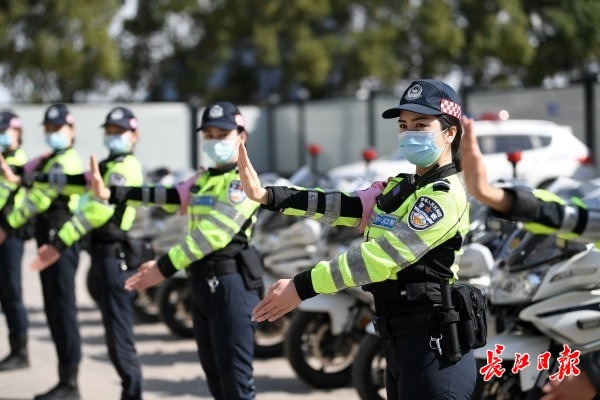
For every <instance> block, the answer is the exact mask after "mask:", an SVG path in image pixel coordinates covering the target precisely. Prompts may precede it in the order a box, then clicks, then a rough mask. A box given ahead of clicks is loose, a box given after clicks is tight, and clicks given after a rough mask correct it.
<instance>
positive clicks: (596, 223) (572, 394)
mask: <svg viewBox="0 0 600 400" xmlns="http://www.w3.org/2000/svg"><path fill="white" fill-rule="evenodd" d="M463 124H464V127H465V136H464V141H463V143H461V150H462V152H463V158H464V166H465V172H464V177H465V183H466V185H467V189H468V190H469V192H470V193H471V194H472V195H473V197H475V198H476V199H477V200H479V201H481V202H482V203H484V204H486V205H488V206H489V207H490V208H492V209H493V210H494V211H495V213H496V215H497V216H498V217H501V218H506V219H511V220H514V221H523V222H526V225H525V226H526V228H528V229H530V230H531V231H533V232H535V233H540V234H551V233H557V234H558V236H561V237H564V238H567V239H576V240H580V241H586V242H595V243H596V244H598V242H599V241H600V211H599V210H598V207H597V204H598V203H597V199H583V200H581V199H580V200H579V201H577V202H573V203H567V202H565V201H564V200H563V199H561V198H559V197H558V196H555V195H554V194H552V193H549V192H547V191H544V190H535V191H533V192H531V191H528V190H525V189H517V188H497V187H494V186H492V185H490V184H489V182H488V180H487V173H486V169H485V164H484V163H483V156H482V154H481V150H480V149H479V145H478V143H477V140H476V139H475V133H474V130H473V120H472V119H470V118H466V117H465V118H463ZM592 202H593V203H595V205H592V204H591V203H592ZM581 367H582V372H581V374H579V375H576V376H567V377H566V378H565V379H563V380H562V381H558V380H555V381H551V382H550V383H548V384H546V385H545V386H544V389H543V390H544V392H547V394H546V395H545V396H544V397H542V399H541V400H561V399H563V400H565V399H591V398H598V397H594V396H599V395H600V352H598V351H596V352H592V353H589V354H585V355H584V356H582V358H581Z"/></svg>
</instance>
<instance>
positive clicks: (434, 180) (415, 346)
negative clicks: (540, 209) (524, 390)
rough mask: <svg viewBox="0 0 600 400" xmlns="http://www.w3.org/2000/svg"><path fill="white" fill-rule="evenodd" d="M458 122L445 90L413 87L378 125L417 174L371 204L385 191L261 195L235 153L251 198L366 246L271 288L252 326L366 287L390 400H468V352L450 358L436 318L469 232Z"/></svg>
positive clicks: (394, 182) (428, 83) (425, 84)
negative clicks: (395, 130) (387, 124)
mask: <svg viewBox="0 0 600 400" xmlns="http://www.w3.org/2000/svg"><path fill="white" fill-rule="evenodd" d="M460 116H461V107H460V103H459V99H458V96H457V95H456V93H455V91H454V90H453V89H452V88H450V87H449V86H448V85H446V84H445V83H443V82H440V81H436V80H418V81H414V82H412V83H411V85H410V86H409V88H408V89H407V90H406V91H405V92H404V94H403V96H402V98H401V100H400V104H399V106H398V107H394V108H392V109H389V110H387V111H385V112H384V113H383V117H384V118H398V123H399V136H400V151H401V152H402V153H403V154H404V155H405V156H406V157H407V159H408V160H409V161H410V162H411V163H412V164H414V165H416V174H415V175H412V174H400V175H398V176H396V177H394V178H391V179H390V180H389V181H388V182H387V184H385V189H383V193H382V194H381V196H377V200H375V197H376V195H378V194H379V192H380V190H378V187H379V188H381V186H383V185H382V184H381V183H379V184H377V183H376V184H374V185H373V186H372V187H371V188H370V189H368V190H365V191H361V192H356V193H351V194H345V193H341V192H339V191H331V190H328V191H323V190H321V189H300V188H295V187H294V188H292V187H267V188H266V189H265V188H262V187H261V186H260V184H259V183H258V180H257V175H256V172H255V171H254V169H253V168H252V166H251V164H250V162H249V160H248V157H247V154H246V153H245V151H244V148H243V147H242V146H240V158H239V161H238V164H239V169H240V176H241V178H242V184H243V187H244V191H245V192H246V194H247V195H248V197H250V198H251V199H254V200H256V201H259V202H260V203H261V204H263V205H264V207H266V208H268V209H271V210H278V211H282V212H284V213H286V214H290V215H297V216H306V217H312V218H314V219H316V220H318V221H322V222H325V223H329V224H343V225H354V226H357V227H361V228H362V227H364V236H365V239H366V241H365V242H364V243H362V244H361V245H359V246H356V247H354V248H351V249H350V250H348V251H346V252H345V253H343V254H341V255H340V256H338V257H337V258H335V259H333V260H331V261H321V262H319V263H318V264H317V265H316V266H315V267H314V268H313V269H312V270H309V271H306V272H303V273H300V274H298V275H296V276H295V277H294V279H293V280H289V279H283V280H280V281H278V282H277V283H275V284H274V285H273V286H272V287H271V288H270V290H269V293H268V295H267V297H266V298H265V299H264V300H262V301H261V302H260V303H259V305H258V306H257V307H256V308H255V309H254V313H253V318H254V319H255V320H257V321H264V320H269V321H273V320H275V319H277V318H279V317H281V316H282V315H283V314H285V313H286V312H288V311H290V310H292V309H293V308H295V307H296V306H298V304H299V303H300V302H301V301H302V300H304V299H307V298H309V297H312V296H315V295H317V294H318V293H335V292H337V291H340V290H342V289H344V288H346V287H349V286H358V285H363V287H364V289H365V290H368V291H370V292H372V293H373V295H374V298H375V308H376V315H377V325H378V330H379V333H380V336H383V338H384V341H383V345H384V350H385V353H386V358H387V383H386V385H387V395H388V399H450V398H452V399H458V398H462V399H466V398H469V396H470V394H471V393H472V391H473V389H474V386H475V378H476V368H475V360H474V357H473V354H472V351H464V354H462V357H459V359H458V361H457V360H456V359H453V360H452V361H451V360H449V359H448V357H447V345H446V344H445V343H444V342H445V340H446V338H445V337H441V336H442V335H440V327H439V326H438V325H439V324H437V317H436V314H435V313H436V312H437V309H439V306H440V305H441V296H440V280H443V279H449V280H451V281H453V280H455V279H456V278H457V270H458V266H457V260H458V256H459V254H460V248H461V244H462V240H463V236H464V235H465V234H466V232H467V231H468V229H469V215H468V206H467V197H466V193H465V191H464V188H463V186H462V184H461V182H460V181H459V178H458V176H457V171H458V169H459V165H457V164H458V146H459V143H460V135H461V130H462V128H461V125H460V120H459V119H460ZM375 203H376V204H375ZM440 337H441V340H440Z"/></svg>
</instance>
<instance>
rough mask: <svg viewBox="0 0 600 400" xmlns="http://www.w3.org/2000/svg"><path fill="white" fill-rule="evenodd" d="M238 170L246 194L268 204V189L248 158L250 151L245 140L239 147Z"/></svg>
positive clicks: (252, 198)
mask: <svg viewBox="0 0 600 400" xmlns="http://www.w3.org/2000/svg"><path fill="white" fill-rule="evenodd" d="M238 170H239V171H240V180H241V182H242V188H243V189H244V193H246V196H248V198H249V199H251V200H254V201H256V202H258V203H261V204H267V202H268V194H267V191H266V190H265V188H263V187H262V186H261V185H260V179H258V174H257V173H256V171H255V170H254V167H253V166H252V163H251V162H250V159H249V158H248V153H247V152H246V147H245V146H244V143H243V142H242V143H240V148H239V156H238Z"/></svg>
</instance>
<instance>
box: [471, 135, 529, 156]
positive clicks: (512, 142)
mask: <svg viewBox="0 0 600 400" xmlns="http://www.w3.org/2000/svg"><path fill="white" fill-rule="evenodd" d="M532 139H536V140H535V141H532ZM537 139H538V138H537V137H536V138H533V137H531V136H528V135H510V136H499V135H490V136H480V137H478V138H477V141H478V142H479V147H481V152H482V153H483V154H490V153H507V152H510V151H517V150H531V149H533V148H537V147H540V146H541V142H540V141H539V140H537ZM534 142H535V143H534Z"/></svg>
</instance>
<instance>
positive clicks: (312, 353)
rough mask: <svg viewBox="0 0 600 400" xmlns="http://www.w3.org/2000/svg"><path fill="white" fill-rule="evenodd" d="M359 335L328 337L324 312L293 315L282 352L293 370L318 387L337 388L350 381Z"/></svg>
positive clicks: (329, 328)
mask: <svg viewBox="0 0 600 400" xmlns="http://www.w3.org/2000/svg"><path fill="white" fill-rule="evenodd" d="M361 337H362V332H361V333H360V335H357V332H351V333H350V334H346V333H343V334H342V335H339V336H333V335H332V334H331V322H330V320H329V315H328V314H327V313H308V312H303V311H297V312H295V315H294V316H293V318H292V322H291V324H290V328H289V331H288V335H287V337H286V339H285V341H284V344H283V349H284V354H285V356H286V358H287V359H288V361H289V363H290V365H291V366H292V368H293V370H294V371H295V372H296V374H297V375H298V377H299V378H300V379H302V380H303V381H305V382H307V383H309V384H311V385H312V386H314V387H317V388H338V387H343V386H346V385H348V384H349V383H350V381H351V380H352V363H353V361H354V358H355V356H356V353H357V352H358V346H359V341H360V339H361Z"/></svg>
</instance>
